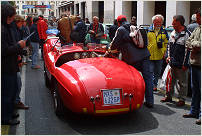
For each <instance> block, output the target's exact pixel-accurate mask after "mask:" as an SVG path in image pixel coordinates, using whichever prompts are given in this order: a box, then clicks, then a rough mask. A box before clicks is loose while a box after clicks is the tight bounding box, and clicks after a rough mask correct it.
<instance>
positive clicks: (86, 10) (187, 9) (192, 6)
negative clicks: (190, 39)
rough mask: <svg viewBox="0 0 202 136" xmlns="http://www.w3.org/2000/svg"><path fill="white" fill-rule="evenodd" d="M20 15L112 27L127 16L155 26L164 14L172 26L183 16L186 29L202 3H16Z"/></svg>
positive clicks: (107, 0)
mask: <svg viewBox="0 0 202 136" xmlns="http://www.w3.org/2000/svg"><path fill="white" fill-rule="evenodd" d="M23 5H50V8H35V9H34V8H33V9H31V8H27V9H23V8H22V6H23ZM16 6H17V13H18V14H20V15H22V16H26V15H43V16H44V17H45V18H48V17H49V16H55V17H56V18H60V16H61V15H62V14H69V15H70V14H71V15H80V16H81V17H82V18H83V19H84V18H88V19H89V20H90V22H92V17H93V16H98V17H99V19H100V22H103V23H106V24H112V23H113V20H114V19H115V18H117V16H119V15H121V14H123V15H126V17H127V19H128V21H129V22H130V20H131V17H132V16H136V17H137V25H142V24H151V23H152V19H151V18H152V16H154V15H155V14H162V15H163V16H164V18H165V22H164V25H165V26H166V27H167V26H171V25H172V17H173V16H174V15H176V14H181V15H183V16H184V17H185V25H187V24H189V23H190V18H191V15H192V14H194V12H195V10H196V9H198V8H199V7H201V1H174V0H168V1H142V0H138V1H132V0H127V1H126V0H103V1H98V0H95V1H92V0H75V1H60V0H58V1H51V0H33V1H16Z"/></svg>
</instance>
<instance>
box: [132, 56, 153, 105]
mask: <svg viewBox="0 0 202 136" xmlns="http://www.w3.org/2000/svg"><path fill="white" fill-rule="evenodd" d="M149 64H150V61H149V58H146V59H144V60H142V61H139V62H136V63H135V64H134V65H133V67H134V68H136V69H137V70H139V71H140V72H141V73H142V75H143V78H144V81H145V100H146V102H147V103H150V104H154V96H153V82H152V79H153V78H152V77H153V75H152V71H151V68H150V67H149Z"/></svg>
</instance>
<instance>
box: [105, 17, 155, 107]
mask: <svg viewBox="0 0 202 136" xmlns="http://www.w3.org/2000/svg"><path fill="white" fill-rule="evenodd" d="M117 21H118V26H119V28H118V29H117V31H116V34H115V37H114V38H113V40H112V42H111V44H110V48H109V51H110V50H111V49H112V50H115V49H117V50H118V51H120V52H121V53H122V60H123V61H125V62H126V63H127V64H129V65H132V66H133V67H134V68H136V69H137V70H139V71H140V72H141V73H142V75H143V78H144V81H145V85H146V88H145V103H144V105H145V106H146V107H148V108H153V104H154V97H153V86H152V71H151V70H150V69H149V56H150V53H149V51H148V49H147V48H143V49H140V48H137V47H136V46H135V45H133V44H134V43H133V41H132V39H131V37H130V36H129V33H130V24H129V23H128V22H127V19H126V16H124V15H120V16H118V17H117Z"/></svg>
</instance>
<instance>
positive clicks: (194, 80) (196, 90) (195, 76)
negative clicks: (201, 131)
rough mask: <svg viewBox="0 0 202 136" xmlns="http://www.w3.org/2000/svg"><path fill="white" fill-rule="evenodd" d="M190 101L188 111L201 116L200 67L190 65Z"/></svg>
mask: <svg viewBox="0 0 202 136" xmlns="http://www.w3.org/2000/svg"><path fill="white" fill-rule="evenodd" d="M191 89H192V101H191V110H190V113H191V114H193V115H197V117H201V68H199V67H196V66H193V65H192V66H191Z"/></svg>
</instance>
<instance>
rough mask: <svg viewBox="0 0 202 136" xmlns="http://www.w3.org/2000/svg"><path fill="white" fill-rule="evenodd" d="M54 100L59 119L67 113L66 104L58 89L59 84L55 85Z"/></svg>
mask: <svg viewBox="0 0 202 136" xmlns="http://www.w3.org/2000/svg"><path fill="white" fill-rule="evenodd" d="M53 100H54V110H55V114H56V115H57V116H58V117H61V116H63V115H64V112H65V107H64V104H63V102H62V100H61V97H60V95H59V93H58V87H57V84H55V89H54V91H53Z"/></svg>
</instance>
